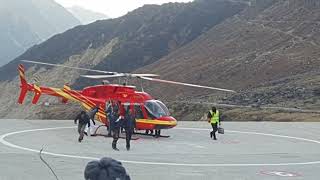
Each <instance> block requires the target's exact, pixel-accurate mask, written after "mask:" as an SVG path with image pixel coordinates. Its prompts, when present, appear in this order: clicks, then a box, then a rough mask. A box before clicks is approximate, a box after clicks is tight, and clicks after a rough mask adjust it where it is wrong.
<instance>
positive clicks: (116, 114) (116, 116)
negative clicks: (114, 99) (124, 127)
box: [111, 103, 122, 151]
mask: <svg viewBox="0 0 320 180" xmlns="http://www.w3.org/2000/svg"><path fill="white" fill-rule="evenodd" d="M120 105H121V104H120V103H119V104H115V106H114V107H113V111H112V115H111V116H112V118H111V119H112V121H113V127H112V129H111V131H112V132H113V141H112V149H114V150H116V151H119V149H118V148H117V142H118V139H119V134H120V127H121V121H122V120H121V119H122V117H121V116H120V107H119V106H120Z"/></svg>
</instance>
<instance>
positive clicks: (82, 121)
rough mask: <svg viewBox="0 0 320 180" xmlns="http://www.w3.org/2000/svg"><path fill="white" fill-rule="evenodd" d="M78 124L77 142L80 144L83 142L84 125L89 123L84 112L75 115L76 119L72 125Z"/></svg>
mask: <svg viewBox="0 0 320 180" xmlns="http://www.w3.org/2000/svg"><path fill="white" fill-rule="evenodd" d="M78 120H79V123H78V133H79V139H78V141H79V142H81V141H82V140H83V136H84V129H85V128H86V125H87V124H89V123H90V118H89V116H88V114H87V113H86V112H85V111H81V112H80V114H78V115H77V117H76V118H75V120H74V123H75V124H77V121H78Z"/></svg>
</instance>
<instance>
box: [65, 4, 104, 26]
mask: <svg viewBox="0 0 320 180" xmlns="http://www.w3.org/2000/svg"><path fill="white" fill-rule="evenodd" d="M68 11H70V12H71V13H72V14H73V16H74V17H76V18H77V19H79V20H80V22H81V23H82V24H90V23H92V22H94V21H96V20H102V19H109V17H108V16H106V15H105V14H102V13H97V12H93V11H90V10H88V9H84V8H82V7H80V6H72V7H70V8H68Z"/></svg>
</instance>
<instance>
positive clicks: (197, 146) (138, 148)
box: [0, 120, 320, 180]
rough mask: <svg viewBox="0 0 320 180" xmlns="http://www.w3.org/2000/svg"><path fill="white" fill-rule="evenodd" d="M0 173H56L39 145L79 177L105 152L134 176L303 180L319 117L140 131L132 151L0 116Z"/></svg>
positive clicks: (314, 151)
mask: <svg viewBox="0 0 320 180" xmlns="http://www.w3.org/2000/svg"><path fill="white" fill-rule="evenodd" d="M1 122H2V123H1V126H0V134H1V137H0V142H1V143H0V159H1V163H0V179H1V180H7V179H8V180H9V179H10V180H12V179H14V180H16V179H17V180H19V179H23V180H29V179H30V180H34V179H48V180H50V179H55V178H54V176H53V175H52V174H51V173H50V171H49V169H48V168H47V167H46V166H45V165H44V164H43V163H42V162H41V160H40V159H39V156H38V151H39V150H40V149H41V148H42V147H44V151H45V152H44V154H43V156H44V158H45V159H46V161H47V162H48V163H49V164H50V165H51V167H52V168H53V169H54V171H55V172H56V174H57V175H58V177H59V179H61V180H75V179H84V178H83V170H84V167H85V165H86V163H88V162H89V161H90V160H92V159H96V158H101V157H104V156H108V157H113V158H115V159H118V160H120V161H122V162H123V164H124V166H125V167H126V169H127V171H128V172H129V174H130V176H131V178H132V179H133V180H149V179H152V180H162V179H168V180H184V179H191V180H193V179H197V180H199V179H204V180H207V179H208V180H212V179H223V180H229V179H234V180H247V179H248V180H249V179H250V180H251V179H254V180H256V179H259V180H261V179H268V180H269V179H308V180H318V179H319V175H320V123H268V122H257V123H243V122H242V123H234V122H229V123H228V122H225V123H224V124H223V125H224V128H225V129H226V133H225V134H224V135H219V136H218V141H213V140H211V139H210V138H209V125H208V124H207V123H205V122H180V123H179V125H178V126H177V127H176V128H174V129H170V130H166V131H163V134H166V135H170V136H171V137H170V138H159V139H155V138H152V137H141V136H139V137H140V138H139V139H138V140H136V141H132V149H131V151H129V152H128V151H126V150H125V141H124V140H123V139H120V140H119V145H118V147H119V148H120V150H121V151H120V152H115V151H113V150H112V149H111V141H112V139H109V138H104V137H85V139H84V141H83V142H82V143H78V142H77V137H78V134H77V132H76V128H75V126H74V124H73V122H72V120H70V121H43V120H32V121H30V120H1Z"/></svg>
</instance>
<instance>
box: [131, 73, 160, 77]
mask: <svg viewBox="0 0 320 180" xmlns="http://www.w3.org/2000/svg"><path fill="white" fill-rule="evenodd" d="M129 75H130V76H132V77H158V76H159V75H158V74H129Z"/></svg>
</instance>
